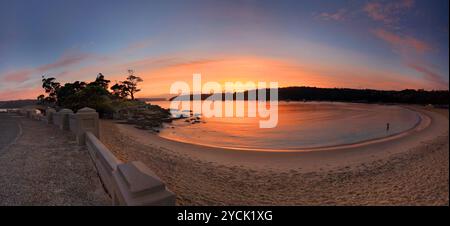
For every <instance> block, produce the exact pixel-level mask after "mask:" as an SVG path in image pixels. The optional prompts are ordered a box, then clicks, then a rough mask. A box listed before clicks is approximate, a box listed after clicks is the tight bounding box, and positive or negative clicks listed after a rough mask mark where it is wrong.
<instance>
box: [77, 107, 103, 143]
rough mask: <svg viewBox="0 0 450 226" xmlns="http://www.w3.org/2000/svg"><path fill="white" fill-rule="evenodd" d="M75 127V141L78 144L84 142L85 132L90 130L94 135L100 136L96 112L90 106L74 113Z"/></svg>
mask: <svg viewBox="0 0 450 226" xmlns="http://www.w3.org/2000/svg"><path fill="white" fill-rule="evenodd" d="M75 127H76V129H75V130H76V132H75V134H76V135H77V142H78V144H80V145H84V144H85V143H86V141H85V139H86V138H85V137H86V132H91V133H92V134H93V135H94V136H95V137H97V138H100V128H99V125H98V113H97V112H96V111H95V110H94V109H92V108H87V107H86V108H82V109H80V110H78V112H77V114H76V121H75Z"/></svg>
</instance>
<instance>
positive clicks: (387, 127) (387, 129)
mask: <svg viewBox="0 0 450 226" xmlns="http://www.w3.org/2000/svg"><path fill="white" fill-rule="evenodd" d="M389 126H390V125H389V122H388V123H387V124H386V131H389Z"/></svg>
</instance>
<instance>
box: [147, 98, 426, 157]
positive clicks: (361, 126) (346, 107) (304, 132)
mask: <svg viewBox="0 0 450 226" xmlns="http://www.w3.org/2000/svg"><path fill="white" fill-rule="evenodd" d="M152 104H157V105H160V106H162V107H164V108H169V107H170V102H168V101H166V102H153V103H152ZM259 120H261V119H260V118H249V117H243V118H240V117H233V118H204V117H202V118H201V120H200V121H201V122H200V123H195V124H192V123H190V122H186V121H185V120H184V119H181V120H176V121H174V122H173V123H171V124H167V125H165V128H164V129H162V130H161V132H160V136H161V137H164V138H167V139H171V140H176V141H181V142H186V143H194V144H200V145H206V146H214V147H225V148H243V149H264V150H266V149H267V150H283V149H306V148H317V147H325V146H334V145H342V144H350V143H357V142H361V141H365V140H369V139H376V138H382V137H385V136H389V135H393V134H396V133H400V132H402V131H405V130H408V129H410V128H413V127H414V126H415V125H416V124H417V123H418V122H419V120H420V116H419V115H418V114H417V113H416V112H414V111H411V110H408V109H405V108H402V107H399V106H388V105H376V104H354V103H329V102H320V103H319V102H279V105H278V125H277V127H276V128H271V129H260V128H259ZM387 123H389V124H390V129H389V130H388V131H387V130H386V124H387Z"/></svg>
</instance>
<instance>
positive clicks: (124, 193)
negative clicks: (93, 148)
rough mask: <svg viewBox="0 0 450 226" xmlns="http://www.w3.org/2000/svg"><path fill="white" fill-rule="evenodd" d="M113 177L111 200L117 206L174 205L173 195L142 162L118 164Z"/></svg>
mask: <svg viewBox="0 0 450 226" xmlns="http://www.w3.org/2000/svg"><path fill="white" fill-rule="evenodd" d="M113 175H114V181H115V182H116V186H117V188H116V191H117V192H116V193H115V195H116V196H114V197H113V200H114V202H115V203H116V204H118V205H132V206H145V205H152V206H170V205H175V194H173V193H172V192H171V191H169V190H168V189H167V188H166V185H165V184H164V182H162V181H161V179H159V177H158V176H156V175H155V174H154V173H153V172H152V171H151V170H150V169H149V168H148V167H147V166H145V165H144V164H143V163H142V162H139V161H134V162H130V163H123V164H119V165H118V166H117V170H116V171H114V172H113Z"/></svg>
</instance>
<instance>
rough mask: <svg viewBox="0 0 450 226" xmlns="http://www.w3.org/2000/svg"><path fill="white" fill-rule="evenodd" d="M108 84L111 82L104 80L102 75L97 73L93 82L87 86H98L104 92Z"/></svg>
mask: <svg viewBox="0 0 450 226" xmlns="http://www.w3.org/2000/svg"><path fill="white" fill-rule="evenodd" d="M110 82H111V81H110V80H106V79H105V76H104V75H103V74H102V73H99V74H98V75H97V78H96V79H95V81H93V82H91V83H89V85H94V86H100V87H103V88H104V89H105V90H108V86H109V83H110Z"/></svg>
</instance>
